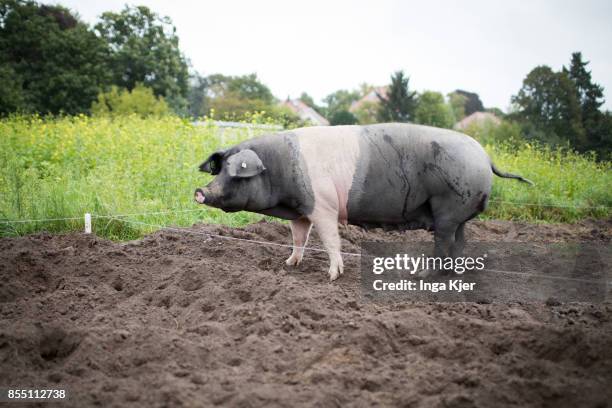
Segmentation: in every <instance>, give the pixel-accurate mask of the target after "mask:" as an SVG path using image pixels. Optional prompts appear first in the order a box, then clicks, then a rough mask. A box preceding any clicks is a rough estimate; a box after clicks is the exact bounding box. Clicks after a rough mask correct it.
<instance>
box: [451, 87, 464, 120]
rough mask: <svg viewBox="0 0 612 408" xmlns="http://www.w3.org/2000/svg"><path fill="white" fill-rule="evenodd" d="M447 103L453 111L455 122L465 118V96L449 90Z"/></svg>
mask: <svg viewBox="0 0 612 408" xmlns="http://www.w3.org/2000/svg"><path fill="white" fill-rule="evenodd" d="M447 96H448V104H449V105H450V107H451V110H452V111H453V116H454V118H455V122H459V121H460V120H461V119H463V118H465V104H466V103H467V97H466V96H465V95H461V94H459V93H457V92H451V93H449V94H448V95H447Z"/></svg>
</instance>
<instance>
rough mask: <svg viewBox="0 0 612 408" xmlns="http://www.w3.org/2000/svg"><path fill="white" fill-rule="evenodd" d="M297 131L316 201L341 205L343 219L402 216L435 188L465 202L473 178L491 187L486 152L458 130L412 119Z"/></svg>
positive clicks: (392, 220)
mask: <svg viewBox="0 0 612 408" xmlns="http://www.w3.org/2000/svg"><path fill="white" fill-rule="evenodd" d="M294 132H295V134H296V136H297V139H298V143H299V149H300V156H301V157H302V163H303V167H304V169H303V170H304V171H305V172H307V173H308V179H309V180H310V182H311V184H312V189H313V191H315V203H314V205H315V206H316V205H327V206H329V205H331V204H333V205H336V206H337V208H338V212H339V219H340V221H345V222H346V221H348V222H350V223H356V224H367V223H374V224H398V223H405V222H406V221H407V218H410V217H411V214H413V213H418V209H419V207H421V206H422V205H423V204H424V203H426V202H427V200H428V199H429V198H430V197H431V196H433V195H444V194H449V195H450V196H452V198H453V199H456V200H459V201H458V202H465V201H467V199H468V195H471V194H472V193H474V191H471V190H474V189H478V186H477V185H475V184H478V183H481V184H483V186H482V188H487V180H488V183H489V188H490V179H491V170H490V161H489V158H488V156H487V155H486V153H485V152H484V150H483V149H482V147H481V146H480V145H479V144H478V143H477V142H476V141H474V140H473V139H472V138H470V137H468V136H466V135H463V134H461V133H458V132H454V131H450V130H447V129H438V128H432V127H428V126H420V125H412V124H380V125H371V126H335V127H311V128H302V129H297V130H296V131H294ZM483 180H484V181H483ZM330 185H333V189H334V190H335V194H331V193H330V188H329V186H330ZM317 191H318V192H319V194H317ZM334 195H335V197H334ZM334 200H335V201H336V202H335V203H330V202H331V201H334ZM317 201H318V203H317Z"/></svg>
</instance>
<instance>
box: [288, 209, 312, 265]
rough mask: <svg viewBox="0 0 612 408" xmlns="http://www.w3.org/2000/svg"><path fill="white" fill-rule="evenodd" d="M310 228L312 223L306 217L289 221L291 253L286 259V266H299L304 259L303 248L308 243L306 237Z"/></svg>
mask: <svg viewBox="0 0 612 408" xmlns="http://www.w3.org/2000/svg"><path fill="white" fill-rule="evenodd" d="M311 228H312V222H310V220H309V219H308V218H306V217H301V218H298V219H296V220H292V221H291V235H292V236H293V252H291V256H290V257H289V258H287V260H286V261H285V263H286V264H287V265H299V264H300V262H302V258H303V257H304V247H305V246H306V243H307V242H308V235H310V230H311Z"/></svg>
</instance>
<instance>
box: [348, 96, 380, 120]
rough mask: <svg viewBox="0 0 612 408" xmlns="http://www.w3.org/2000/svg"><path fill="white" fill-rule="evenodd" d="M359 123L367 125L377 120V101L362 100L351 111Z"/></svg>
mask: <svg viewBox="0 0 612 408" xmlns="http://www.w3.org/2000/svg"><path fill="white" fill-rule="evenodd" d="M352 113H353V114H354V115H355V117H356V118H357V122H359V124H361V125H369V124H371V123H376V122H377V120H376V119H377V114H378V103H377V102H372V101H362V102H361V103H360V104H359V107H358V108H357V109H355V110H354V111H353V112H352Z"/></svg>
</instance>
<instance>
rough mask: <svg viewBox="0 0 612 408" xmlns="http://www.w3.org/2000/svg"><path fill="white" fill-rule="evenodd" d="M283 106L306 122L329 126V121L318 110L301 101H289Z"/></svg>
mask: <svg viewBox="0 0 612 408" xmlns="http://www.w3.org/2000/svg"><path fill="white" fill-rule="evenodd" d="M282 105H283V106H286V107H288V108H289V109H290V110H291V111H292V112H294V113H295V114H296V115H298V116H299V117H300V119H302V120H304V121H310V122H311V123H312V124H313V125H319V126H328V125H329V121H328V120H327V119H325V118H324V117H323V116H321V115H320V114H319V112H317V111H316V110H314V109H312V108H311V107H310V106H308V105H306V104H305V103H304V102H302V101H301V100H299V99H291V100H290V99H287V100H286V101H285V102H283V103H282Z"/></svg>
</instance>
